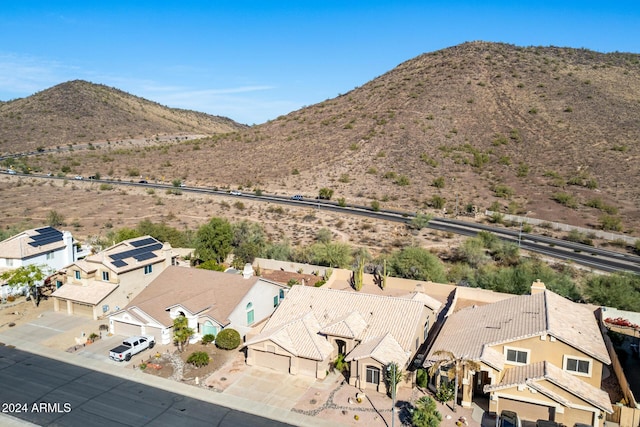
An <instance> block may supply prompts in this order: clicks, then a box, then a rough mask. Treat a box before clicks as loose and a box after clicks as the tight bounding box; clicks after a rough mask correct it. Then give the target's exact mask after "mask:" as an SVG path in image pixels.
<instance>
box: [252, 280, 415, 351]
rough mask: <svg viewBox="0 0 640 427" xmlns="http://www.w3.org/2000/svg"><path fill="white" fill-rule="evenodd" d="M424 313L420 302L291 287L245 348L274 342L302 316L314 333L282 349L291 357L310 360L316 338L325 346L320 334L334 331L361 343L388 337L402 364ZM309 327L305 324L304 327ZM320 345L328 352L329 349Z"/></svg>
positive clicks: (331, 290) (332, 290)
mask: <svg viewBox="0 0 640 427" xmlns="http://www.w3.org/2000/svg"><path fill="white" fill-rule="evenodd" d="M423 310H425V306H424V304H423V303H422V302H420V301H412V300H409V299H404V298H393V297H387V296H380V295H371V294H364V293H358V292H349V291H340V290H335V289H327V288H312V287H306V286H294V287H292V288H291V290H290V291H289V293H288V294H287V296H286V298H285V299H284V300H283V301H282V303H281V304H280V306H279V307H278V308H277V309H276V311H275V312H274V314H273V315H272V316H271V319H269V321H268V322H267V323H266V324H265V326H264V328H263V329H262V332H261V333H260V334H258V335H257V336H255V337H254V338H252V339H251V340H250V341H248V342H247V343H246V345H247V346H249V345H251V344H254V343H258V342H261V341H265V340H267V339H273V337H274V336H275V335H276V334H278V333H279V332H280V331H281V330H282V328H283V327H285V326H286V327H287V328H292V326H290V325H292V324H295V323H297V322H301V321H302V319H303V318H305V316H308V315H313V318H314V319H315V320H316V321H317V324H318V326H317V328H316V329H315V331H314V333H313V334H303V335H301V337H300V339H299V340H297V341H295V342H291V344H290V346H289V347H286V346H283V348H285V349H286V350H287V351H289V352H291V353H292V354H297V355H303V356H305V357H309V358H312V355H313V354H317V350H316V347H317V346H318V344H317V343H318V339H321V340H322V341H324V342H325V343H327V344H328V342H327V341H326V339H325V338H324V337H323V336H322V335H321V331H327V332H329V331H335V332H338V333H340V335H339V336H343V337H346V336H348V335H354V339H356V340H358V341H360V342H361V343H366V342H368V341H370V340H376V339H378V340H379V339H380V337H384V336H385V335H387V334H389V336H390V337H392V338H393V340H394V341H395V342H396V346H399V347H400V348H401V349H402V352H403V360H396V362H399V363H403V362H404V359H406V358H407V357H408V356H405V355H404V353H409V354H410V353H411V351H412V349H413V345H414V342H413V336H414V332H415V330H416V327H417V325H418V324H419V322H420V320H421V317H422V313H423ZM362 322H364V324H363V323H362ZM365 324H366V326H365V327H364V328H363V326H364V325H365ZM310 325H311V324H310V323H307V324H306V327H309V326H310ZM298 328H302V326H298ZM290 330H293V329H290ZM388 342H389V340H385V343H388ZM329 345H330V344H329ZM360 345H362V344H360ZM323 346H325V347H326V348H327V350H328V351H329V353H330V352H331V351H330V350H329V347H328V346H326V345H324V344H323ZM316 360H319V359H316Z"/></svg>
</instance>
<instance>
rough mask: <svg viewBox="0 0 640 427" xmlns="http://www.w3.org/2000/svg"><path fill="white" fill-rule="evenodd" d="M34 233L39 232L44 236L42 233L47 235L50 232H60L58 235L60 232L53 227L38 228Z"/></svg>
mask: <svg viewBox="0 0 640 427" xmlns="http://www.w3.org/2000/svg"><path fill="white" fill-rule="evenodd" d="M34 231H37V232H38V233H41V234H42V233H46V232H48V231H56V232H58V233H59V231H58V230H56V229H55V228H53V227H41V228H36V229H35V230H34Z"/></svg>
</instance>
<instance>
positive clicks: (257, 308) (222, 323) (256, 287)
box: [109, 265, 289, 344]
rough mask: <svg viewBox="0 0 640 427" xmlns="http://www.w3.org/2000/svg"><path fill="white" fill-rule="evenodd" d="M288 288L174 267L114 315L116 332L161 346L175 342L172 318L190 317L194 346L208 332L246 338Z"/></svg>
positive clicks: (249, 274) (248, 276)
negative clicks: (228, 330) (230, 331)
mask: <svg viewBox="0 0 640 427" xmlns="http://www.w3.org/2000/svg"><path fill="white" fill-rule="evenodd" d="M288 289H289V287H288V286H286V285H282V284H279V283H276V282H271V281H269V280H265V279H263V278H260V277H256V276H254V274H253V269H252V268H251V266H250V265H247V266H245V269H244V270H243V272H242V274H230V273H221V272H219V271H211V270H204V269H199V268H189V267H179V266H170V267H168V268H167V269H166V270H164V271H163V272H162V273H161V274H160V275H159V276H158V277H157V278H156V279H155V280H153V281H152V282H151V283H150V284H149V286H147V287H146V288H145V289H144V290H143V291H142V292H140V294H139V295H138V296H136V297H135V298H133V299H132V300H131V302H130V303H129V304H128V305H127V306H126V307H125V308H124V309H121V310H119V311H117V312H115V313H113V314H112V315H110V316H109V327H110V330H111V332H112V333H114V334H120V335H140V334H149V335H153V336H155V337H156V340H157V341H158V342H159V343H162V344H169V343H170V342H172V337H173V335H172V328H173V320H174V319H175V318H176V317H178V316H185V317H186V318H187V321H188V325H189V327H190V328H192V329H193V330H194V331H195V333H194V335H193V336H192V338H191V341H192V342H195V341H198V340H200V339H201V338H202V336H204V335H207V334H213V335H217V334H218V332H220V331H221V330H222V329H224V328H233V329H235V330H237V331H238V332H239V333H240V335H241V336H244V335H245V334H246V333H247V331H249V330H250V329H251V328H252V327H253V326H254V325H256V324H259V323H260V322H262V321H264V320H265V319H266V318H267V317H269V316H270V315H271V314H272V313H273V311H274V310H275V309H276V307H277V306H278V305H279V304H280V302H281V301H282V299H283V298H285V296H286V293H287V291H288Z"/></svg>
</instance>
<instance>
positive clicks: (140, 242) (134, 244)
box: [85, 236, 171, 273]
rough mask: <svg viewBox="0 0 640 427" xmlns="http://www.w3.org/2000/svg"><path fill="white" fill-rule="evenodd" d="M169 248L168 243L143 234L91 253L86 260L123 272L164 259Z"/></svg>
mask: <svg viewBox="0 0 640 427" xmlns="http://www.w3.org/2000/svg"><path fill="white" fill-rule="evenodd" d="M167 249H171V245H169V244H168V243H165V244H162V243H160V242H159V241H158V240H156V239H154V238H153V237H151V236H142V237H136V238H134V239H129V240H124V241H122V242H119V243H116V244H115V245H113V246H111V247H109V248H107V249H105V250H103V251H100V252H98V253H97V254H93V255H89V256H88V257H86V258H85V260H86V262H88V263H89V264H94V265H95V264H96V263H98V264H102V265H105V266H106V267H108V268H109V269H111V270H112V271H115V272H116V273H123V272H126V271H129V270H134V269H138V268H141V267H143V266H146V265H149V264H155V263H157V262H159V261H164V260H165V259H166V255H165V251H166V250H167Z"/></svg>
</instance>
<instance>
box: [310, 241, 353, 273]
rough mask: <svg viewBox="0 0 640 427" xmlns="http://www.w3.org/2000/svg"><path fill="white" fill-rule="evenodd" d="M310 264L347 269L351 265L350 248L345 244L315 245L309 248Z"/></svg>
mask: <svg viewBox="0 0 640 427" xmlns="http://www.w3.org/2000/svg"><path fill="white" fill-rule="evenodd" d="M310 252H311V264H317V265H325V266H328V267H337V268H348V266H349V265H350V264H351V247H350V246H349V245H347V244H346V243H340V242H335V243H333V242H331V243H315V244H314V245H312V246H311V248H310Z"/></svg>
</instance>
